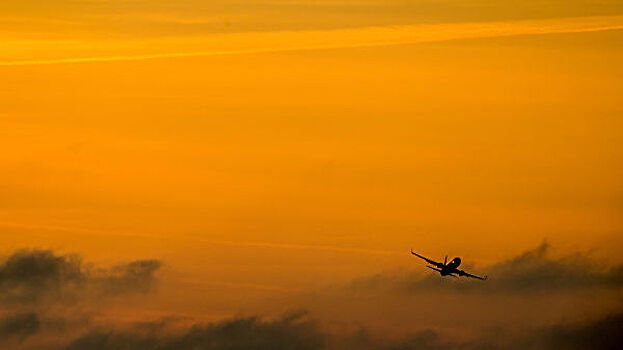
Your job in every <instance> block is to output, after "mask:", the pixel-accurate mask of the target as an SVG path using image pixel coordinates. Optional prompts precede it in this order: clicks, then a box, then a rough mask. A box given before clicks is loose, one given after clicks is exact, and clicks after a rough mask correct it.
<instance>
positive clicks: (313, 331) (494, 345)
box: [59, 313, 623, 350]
mask: <svg viewBox="0 0 623 350" xmlns="http://www.w3.org/2000/svg"><path fill="white" fill-rule="evenodd" d="M621 344H623V313H614V314H610V315H606V316H604V317H601V318H598V319H594V320H585V321H582V322H574V323H557V324H554V325H549V326H544V327H539V328H534V329H529V330H516V329H514V328H509V329H506V328H504V329H495V330H488V331H484V332H482V333H480V334H478V335H476V336H474V337H471V338H470V339H464V340H458V339H457V338H456V337H453V336H451V335H449V334H444V333H443V332H440V331H435V330H430V329H424V330H421V331H417V332H412V333H410V334H408V335H406V336H403V337H399V338H392V337H387V336H384V335H373V334H371V333H370V332H368V331H367V330H365V329H360V330H358V331H356V332H339V331H337V332H335V331H333V332H332V331H327V330H324V329H322V328H321V327H319V325H318V323H317V322H314V321H312V320H309V319H308V318H307V317H306V315H305V314H304V313H294V314H291V315H287V316H284V317H282V318H279V319H276V320H272V321H270V320H262V319H260V318H257V317H246V318H234V319H228V320H223V321H220V322H214V323H210V324H196V325H193V326H191V327H189V328H186V329H185V330H182V331H177V332H175V331H173V332H172V331H170V330H169V331H167V330H166V327H165V329H163V328H161V327H155V328H150V327H135V328H132V329H127V330H112V329H111V330H93V331H91V332H88V333H87V334H85V335H83V336H81V337H78V338H77V339H75V340H73V341H70V342H69V344H67V345H66V346H63V347H61V348H59V350H61V349H62V350H87V349H88V350H92V349H96V350H112V349H134V350H173V349H175V350H191V349H211V350H236V349H254V350H264V349H267V350H268V349H270V350H279V349H284V350H285V349H297V350H316V349H318V350H320V349H327V350H351V349H352V350H354V349H357V350H441V349H445V350H481V349H488V350H519V349H521V350H526V349H528V350H530V349H535V350H536V349H540V350H547V349H567V350H576V349H577V350H580V349H602V350H610V349H618V348H619V347H620V345H621Z"/></svg>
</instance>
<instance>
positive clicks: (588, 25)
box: [0, 16, 623, 66]
mask: <svg viewBox="0 0 623 350" xmlns="http://www.w3.org/2000/svg"><path fill="white" fill-rule="evenodd" d="M620 23H623V16H611V17H584V18H569V19H561V20H536V21H509V22H483V23H459V24H437V25H410V26H388V27H367V28H359V29H337V30H326V31H301V32H268V33H238V34H222V35H215V36H211V37H205V38H201V39H197V40H196V42H193V43H194V44H195V45H198V46H200V45H202V44H205V43H207V44H212V45H214V44H216V45H217V48H213V49H209V50H205V49H204V50H200V49H198V50H197V51H188V52H168V53H151V54H137V55H110V56H97V57H69V58H50V59H27V60H5V61H0V66H22V65H44V64H62V63H88V62H115V61H138V60H151V59H161V58H180V57H197V56H224V55H244V54H260V53H272V52H289V51H308V50H323V49H339V48H360V47H376V46H390V45H401V44H417V43H426V42H436V41H449V40H461V39H476V38H492V37H505V36H517V35H538V34H563V33H585V32H601V31H612V30H623V24H620ZM240 39H244V40H243V42H246V43H247V44H246V46H249V45H251V46H253V45H255V44H256V43H261V44H265V45H266V46H265V47H251V48H248V47H247V48H244V47H243V48H239V49H238V48H234V49H218V46H219V45H220V46H221V47H222V46H223V45H224V44H229V42H230V41H232V40H233V41H236V42H237V41H239V40H240ZM284 40H285V42H284ZM271 41H273V43H272V45H271ZM301 42H304V43H306V44H300V43H301ZM113 43H114V42H113ZM248 43H251V44H248ZM297 43H298V44H297ZM126 44H127V43H126ZM35 45H36V44H35ZM137 45H138V46H139V47H140V42H139V43H137Z"/></svg>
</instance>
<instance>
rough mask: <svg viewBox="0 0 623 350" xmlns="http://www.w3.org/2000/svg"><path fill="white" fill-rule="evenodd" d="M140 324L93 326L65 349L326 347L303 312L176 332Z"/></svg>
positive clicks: (299, 349)
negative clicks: (138, 326) (125, 327)
mask: <svg viewBox="0 0 623 350" xmlns="http://www.w3.org/2000/svg"><path fill="white" fill-rule="evenodd" d="M163 333H165V332H163V331H162V330H161V329H158V330H157V331H153V329H149V328H147V329H146V328H145V327H142V328H141V329H131V330H125V331H115V330H108V331H102V330H94V331H92V332H89V333H88V334H86V335H84V336H82V337H80V338H78V339H76V340H74V341H72V342H71V343H70V344H69V345H67V346H66V347H64V349H66V350H87V349H88V350H92V349H97V350H109V349H110V350H115V349H136V350H174V349H175V350H194V349H212V350H235V349H255V350H264V349H265V350H280V349H284V350H286V349H288V350H289V349H297V350H314V349H323V348H325V344H324V337H325V335H324V334H323V333H322V332H321V331H320V329H319V328H318V326H317V324H316V323H314V322H312V321H309V320H308V319H306V317H305V314H304V313H293V314H290V315H286V316H284V317H282V318H280V319H277V320H274V321H266V320H261V319H259V318H256V317H249V318H236V319H230V320H224V321H221V322H216V323H210V324H205V325H202V324H196V325H194V326H192V327H190V328H188V329H186V330H185V331H183V332H181V333H179V334H163Z"/></svg>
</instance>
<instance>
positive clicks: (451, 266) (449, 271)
mask: <svg viewBox="0 0 623 350" xmlns="http://www.w3.org/2000/svg"><path fill="white" fill-rule="evenodd" d="M411 254H413V255H415V256H417V257H418V258H420V259H424V260H426V262H427V263H429V264H431V265H433V266H435V267H433V266H426V267H428V268H429V269H431V270H435V271H437V272H439V274H440V275H442V276H452V277H457V276H455V274H456V275H458V276H465V277H471V278H477V279H479V280H486V279H487V276H484V277H479V276H475V275H472V274H469V273H467V272H465V271H463V270H459V269H457V267H459V265H461V258H459V257H456V258H454V259H452V260H451V261H450V262H448V256H447V255H446V258H445V259H444V260H443V263H441V262H436V261H434V260H431V259H428V258H425V257H423V256H421V255H420V254H418V253H415V252H413V250H411ZM457 278H458V277H457Z"/></svg>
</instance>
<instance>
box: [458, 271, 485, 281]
mask: <svg viewBox="0 0 623 350" xmlns="http://www.w3.org/2000/svg"><path fill="white" fill-rule="evenodd" d="M459 276H465V277H471V278H477V279H479V280H483V281H484V280H486V279H487V276H485V277H480V276H476V275H472V274H471V273H467V272H465V271H463V270H459Z"/></svg>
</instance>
